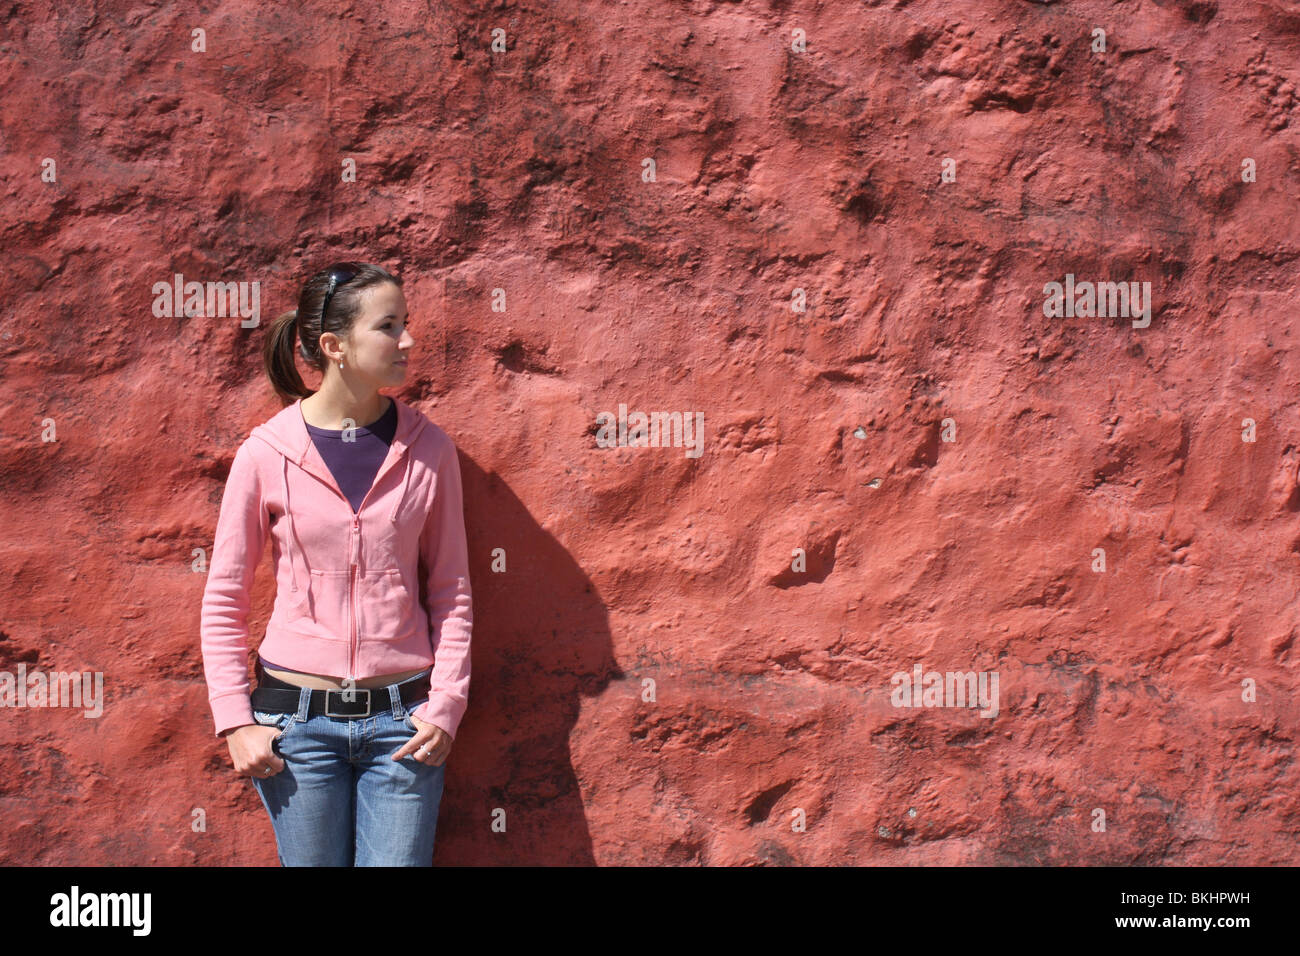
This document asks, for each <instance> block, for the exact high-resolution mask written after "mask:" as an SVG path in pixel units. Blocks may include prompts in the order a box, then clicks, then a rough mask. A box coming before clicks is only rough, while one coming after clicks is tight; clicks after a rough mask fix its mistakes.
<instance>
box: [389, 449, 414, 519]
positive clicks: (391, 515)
mask: <svg viewBox="0 0 1300 956" xmlns="http://www.w3.org/2000/svg"><path fill="white" fill-rule="evenodd" d="M402 454H404V455H405V456H406V472H405V474H403V475H402V490H401V492H400V493H399V494H398V496H397V503H396V504H394V505H393V510H392V511H390V512H388V520H389V521H391V522H393V523H394V524H396V523H397V509H399V508H401V507H402V502H403V501H405V500H406V486H407V484H408V483H409V482H410V480H411V449H410V448H404V449H402Z"/></svg>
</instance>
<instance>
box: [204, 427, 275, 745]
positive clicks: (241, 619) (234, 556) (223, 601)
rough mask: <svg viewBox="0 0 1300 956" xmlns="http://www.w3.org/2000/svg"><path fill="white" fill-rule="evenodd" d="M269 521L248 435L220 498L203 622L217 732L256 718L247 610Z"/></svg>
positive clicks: (205, 666)
mask: <svg viewBox="0 0 1300 956" xmlns="http://www.w3.org/2000/svg"><path fill="white" fill-rule="evenodd" d="M269 526H270V523H269V516H268V515H267V511H266V504H265V502H263V500H262V488H261V483H260V482H259V480H258V476H257V465H256V463H255V462H254V461H253V456H252V453H251V452H250V451H249V445H248V441H247V440H245V442H244V444H242V445H240V446H239V450H238V451H237V452H236V453H235V460H234V462H233V463H232V464H231V466H230V476H229V477H228V478H227V479H226V490H225V494H224V495H223V496H222V498H221V515H220V517H219V518H218V519H217V531H216V536H215V538H214V539H213V542H212V561H211V562H210V564H209V565H208V580H207V584H206V586H205V587H204V590H203V613H202V618H201V621H200V624H199V634H200V640H201V643H202V647H203V673H204V676H205V677H206V679H207V683H208V704H209V706H210V707H211V708H212V716H213V719H214V720H215V721H216V728H217V735H218V736H220V735H221V733H222V732H223V731H225V730H229V729H231V728H233V727H238V726H240V725H242V724H251V723H254V720H253V707H252V703H251V702H250V700H249V687H248V609H249V605H250V604H251V596H250V592H251V589H252V585H253V574H254V572H256V570H257V564H258V562H259V561H260V560H261V558H262V549H263V547H264V546H265V544H266V537H267V533H268V530H269Z"/></svg>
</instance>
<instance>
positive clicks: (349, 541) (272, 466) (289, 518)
mask: <svg viewBox="0 0 1300 956" xmlns="http://www.w3.org/2000/svg"><path fill="white" fill-rule="evenodd" d="M393 402H394V403H395V404H396V405H397V432H396V434H395V435H394V437H393V441H392V444H391V445H389V448H388V457H387V458H385V459H384V462H383V464H382V465H380V467H379V471H378V473H377V474H376V475H375V480H374V483H373V484H372V485H371V487H370V490H369V491H368V492H367V493H366V497H365V499H364V500H363V501H362V503H361V507H360V509H359V510H358V511H357V512H356V513H355V514H354V513H353V511H352V506H351V505H350V504H349V503H348V500H347V498H346V497H344V495H343V492H342V491H340V490H339V487H338V484H337V482H335V480H334V477H333V476H332V475H331V474H330V470H329V467H328V466H327V465H326V464H325V460H324V459H323V458H321V456H320V452H318V451H317V450H316V446H315V444H314V443H313V442H312V439H311V435H310V434H308V432H307V426H306V424H305V423H304V421H303V417H302V409H301V405H302V400H301V399H299V400H298V401H296V402H294V403H293V404H292V405H288V406H286V407H285V408H284V409H283V410H281V411H279V412H277V413H276V414H275V415H274V416H272V417H271V419H270V420H269V421H267V422H266V423H265V424H262V425H258V426H257V427H256V428H254V429H253V430H252V432H251V433H250V435H249V437H248V438H247V439H245V440H244V442H243V443H242V444H241V445H240V446H239V450H238V451H237V452H236V453H235V460H234V462H233V463H232V464H231V466H230V477H229V478H228V479H227V480H226V490H225V494H224V496H223V497H222V499H221V516H220V517H219V518H218V519H217V531H216V537H215V539H214V541H213V545H212V562H211V566H210V567H209V569H208V580H207V586H206V587H205V589H204V591H203V613H202V620H201V623H200V626H199V632H200V635H201V643H202V646H203V670H204V674H205V676H206V678H207V682H208V703H209V705H210V706H211V708H212V716H213V718H214V719H215V721H216V728H217V734H218V735H220V734H221V732H222V731H224V730H226V729H228V728H231V727H237V726H239V725H241V724H251V723H254V721H253V710H252V705H251V704H250V702H249V684H248V608H249V603H250V602H249V591H250V588H251V587H252V583H253V573H254V571H255V570H256V568H257V563H258V562H259V561H260V560H261V557H262V550H263V548H264V547H265V545H266V538H267V535H268V533H269V534H270V536H271V560H272V562H273V564H274V567H275V589H276V593H275V607H274V609H273V610H272V612H271V617H270V619H269V620H268V621H267V623H266V636H265V637H264V638H263V640H262V643H261V647H260V651H261V652H262V653H263V654H264V655H265V657H266V659H267V660H268V661H274V662H275V663H276V665H278V666H280V667H284V668H286V669H289V670H295V671H304V672H306V673H311V674H329V675H333V676H338V677H344V678H347V677H351V678H355V679H362V678H366V677H373V676H375V675H377V674H390V673H395V672H397V671H403V670H413V669H415V668H417V667H425V666H428V665H429V664H430V663H432V664H433V665H434V668H433V674H432V683H431V686H430V688H429V699H428V700H427V701H425V702H424V703H422V704H421V705H420V706H419V707H418V708H417V709H416V710H415V711H414V714H415V716H416V717H418V718H419V719H421V720H423V721H425V722H426V723H431V724H434V725H436V726H438V727H441V728H442V729H443V730H445V731H446V732H447V733H448V734H450V735H451V736H452V737H453V739H454V738H455V736H456V731H457V729H458V727H459V725H460V720H461V717H463V716H464V714H465V707H466V705H467V703H468V701H469V665H470V660H469V644H470V629H471V625H472V624H473V612H472V607H471V601H470V587H469V558H468V555H467V549H466V545H465V518H464V514H463V513H462V510H461V507H462V505H461V484H460V465H459V463H458V461H457V459H456V446H455V445H454V444H453V443H452V440H451V439H450V438H449V437H448V436H447V433H446V432H444V431H443V430H442V429H441V428H439V427H438V426H437V425H435V424H433V422H431V421H429V419H427V418H426V417H425V416H424V415H423V414H422V413H421V412H419V411H418V410H416V409H414V408H412V407H411V406H409V405H407V404H406V403H404V402H402V401H400V400H399V399H396V398H394V399H393Z"/></svg>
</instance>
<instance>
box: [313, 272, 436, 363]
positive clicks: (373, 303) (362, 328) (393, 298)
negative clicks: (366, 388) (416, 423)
mask: <svg viewBox="0 0 1300 956" xmlns="http://www.w3.org/2000/svg"><path fill="white" fill-rule="evenodd" d="M358 298H359V299H360V303H361V311H360V313H359V314H358V315H357V318H356V321H355V322H354V323H353V325H352V332H351V334H350V335H349V336H348V338H347V339H345V340H344V342H343V345H342V348H343V354H344V358H343V362H344V364H345V365H346V366H347V369H346V372H345V374H347V375H348V377H349V378H355V379H362V380H366V381H369V382H371V383H372V384H373V385H374V386H375V388H377V389H378V388H385V387H387V386H389V385H399V384H401V383H402V382H404V381H406V360H407V357H408V353H409V352H410V350H411V346H413V345H414V344H415V339H414V338H413V337H412V336H411V333H410V332H408V331H407V330H406V319H407V315H406V298H405V296H403V295H402V290H401V289H399V288H398V287H397V286H395V285H393V284H392V283H391V282H384V283H382V284H380V285H374V286H370V287H369V288H367V289H362V290H361V293H360V295H359V296H358ZM321 339H322V340H324V339H325V336H321ZM337 364H338V363H337V362H336V363H335V366H336V368H337Z"/></svg>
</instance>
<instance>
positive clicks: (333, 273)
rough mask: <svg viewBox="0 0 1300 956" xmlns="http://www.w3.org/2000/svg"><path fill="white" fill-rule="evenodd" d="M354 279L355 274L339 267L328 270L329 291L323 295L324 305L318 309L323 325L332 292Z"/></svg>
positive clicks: (332, 295) (332, 296)
mask: <svg viewBox="0 0 1300 956" xmlns="http://www.w3.org/2000/svg"><path fill="white" fill-rule="evenodd" d="M356 277H357V274H356V272H354V271H353V270H351V269H347V268H343V267H339V268H337V269H331V270H330V287H329V290H328V291H327V292H326V293H325V304H324V305H322V306H321V307H320V320H321V322H322V323H324V321H325V312H326V310H328V309H329V307H330V299H332V298H334V290H335V289H337V288H338V287H339V286H341V285H343V284H344V283H345V282H350V281H351V280H353V279H355V278H356Z"/></svg>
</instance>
